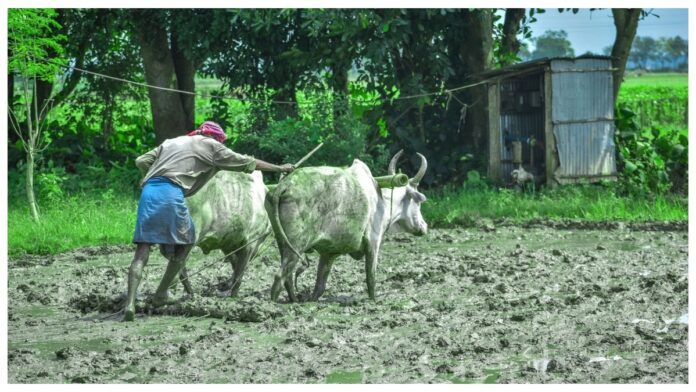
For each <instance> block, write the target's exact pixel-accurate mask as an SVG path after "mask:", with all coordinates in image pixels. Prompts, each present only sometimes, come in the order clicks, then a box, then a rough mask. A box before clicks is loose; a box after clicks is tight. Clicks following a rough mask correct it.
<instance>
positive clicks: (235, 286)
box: [225, 240, 263, 297]
mask: <svg viewBox="0 0 696 392" xmlns="http://www.w3.org/2000/svg"><path fill="white" fill-rule="evenodd" d="M261 242H263V240H257V242H256V243H255V244H251V245H248V246H247V247H246V248H244V249H242V250H240V251H239V252H237V254H235V255H234V256H236V257H235V258H234V259H231V260H229V262H230V264H231V265H232V277H231V278H230V280H229V281H228V282H226V285H225V286H226V287H225V294H227V295H229V296H231V297H236V296H237V294H239V288H240V287H241V286H242V278H243V277H244V272H246V267H247V264H248V263H249V260H251V259H253V258H254V257H256V252H258V250H259V246H260V245H261ZM231 256H232V255H231ZM225 261H228V260H227V259H225Z"/></svg>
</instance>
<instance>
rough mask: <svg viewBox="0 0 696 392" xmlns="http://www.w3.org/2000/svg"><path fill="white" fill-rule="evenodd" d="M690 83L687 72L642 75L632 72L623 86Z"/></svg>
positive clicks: (666, 85) (671, 85)
mask: <svg viewBox="0 0 696 392" xmlns="http://www.w3.org/2000/svg"><path fill="white" fill-rule="evenodd" d="M688 84H689V74H687V73H645V74H642V75H641V76H637V75H636V74H630V75H628V76H626V78H624V81H623V83H622V84H621V88H622V89H623V88H624V87H628V88H631V87H635V86H662V87H686V86H688Z"/></svg>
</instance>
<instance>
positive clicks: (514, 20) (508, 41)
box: [500, 8, 524, 55]
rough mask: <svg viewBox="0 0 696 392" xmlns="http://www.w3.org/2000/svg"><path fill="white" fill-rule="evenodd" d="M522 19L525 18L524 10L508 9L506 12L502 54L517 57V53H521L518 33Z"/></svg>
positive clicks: (501, 43)
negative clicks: (510, 54)
mask: <svg viewBox="0 0 696 392" xmlns="http://www.w3.org/2000/svg"><path fill="white" fill-rule="evenodd" d="M522 18H524V8H508V9H506V10H505V22H504V23H503V38H502V40H501V42H500V46H501V49H502V50H501V52H503V53H512V54H514V55H517V52H519V51H520V41H519V40H518V39H517V31H518V30H519V29H520V23H521V22H522Z"/></svg>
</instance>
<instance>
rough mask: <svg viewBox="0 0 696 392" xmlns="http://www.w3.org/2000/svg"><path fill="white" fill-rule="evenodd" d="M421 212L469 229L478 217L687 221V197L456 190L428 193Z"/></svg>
mask: <svg viewBox="0 0 696 392" xmlns="http://www.w3.org/2000/svg"><path fill="white" fill-rule="evenodd" d="M427 193H428V201H427V202H426V203H425V204H423V206H422V211H423V216H424V217H425V220H426V222H428V224H429V225H431V226H434V227H437V226H453V225H462V224H463V225H471V224H474V223H475V222H476V221H477V220H479V219H482V218H488V219H500V218H507V219H511V220H513V221H516V222H520V223H522V222H525V221H529V220H532V219H538V218H549V219H581V220H589V221H610V220H618V221H651V220H686V219H688V201H687V199H686V197H679V196H672V195H670V196H658V197H656V198H654V199H652V200H651V199H647V198H640V197H624V196H619V195H617V194H616V193H615V192H614V191H613V190H612V189H611V188H610V187H603V186H598V185H586V186H573V187H570V186H566V187H559V188H556V189H548V190H547V189H545V190H542V191H539V192H536V193H531V192H523V193H516V192H514V191H511V190H508V189H500V190H497V189H488V188H485V189H466V188H465V187H464V188H461V189H454V188H444V189H442V190H440V191H434V192H427Z"/></svg>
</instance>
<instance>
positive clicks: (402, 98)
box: [34, 57, 493, 105]
mask: <svg viewBox="0 0 696 392" xmlns="http://www.w3.org/2000/svg"><path fill="white" fill-rule="evenodd" d="M34 59H36V60H39V61H42V62H45V63H50V64H54V65H58V66H59V67H62V68H65V69H73V70H75V71H78V72H82V73H86V74H89V75H94V76H98V77H101V78H105V79H111V80H115V81H118V82H122V83H128V84H132V85H135V86H140V87H146V88H151V89H155V90H162V91H167V92H172V93H178V94H186V95H193V96H197V97H202V98H215V99H237V100H243V101H249V102H260V103H264V102H270V103H274V104H281V105H299V103H298V102H294V101H278V100H260V99H253V98H245V97H239V96H235V95H232V94H230V96H220V95H212V94H201V93H196V92H193V91H186V90H179V89H176V88H170V87H161V86H153V85H151V84H147V83H143V82H136V81H134V80H129V79H124V78H119V77H116V76H111V75H107V74H103V73H99V72H94V71H90V70H87V69H83V68H80V67H76V66H74V65H65V64H62V63H59V62H57V61H54V60H50V59H45V58H41V57H34ZM490 80H493V79H492V78H489V79H484V80H481V81H479V82H476V83H471V84H467V85H464V86H459V87H455V88H451V89H445V90H442V91H436V92H429V93H422V94H412V95H405V96H399V97H396V98H378V99H376V100H364V101H362V103H377V102H380V103H383V102H388V101H400V100H407V99H414V98H423V97H430V96H434V95H448V96H450V97H451V96H453V95H452V93H453V92H456V91H461V90H466V89H469V88H472V87H476V86H479V85H481V84H485V83H488V82H489V81H490ZM356 101H358V102H359V101H361V100H356ZM458 101H459V100H458ZM460 102H461V101H460Z"/></svg>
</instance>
